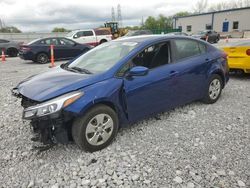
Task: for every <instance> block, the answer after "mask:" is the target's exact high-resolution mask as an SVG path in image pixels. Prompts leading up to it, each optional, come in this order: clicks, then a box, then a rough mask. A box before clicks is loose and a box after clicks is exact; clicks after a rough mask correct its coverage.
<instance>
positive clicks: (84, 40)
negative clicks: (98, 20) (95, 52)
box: [66, 28, 113, 46]
mask: <svg viewBox="0 0 250 188" xmlns="http://www.w3.org/2000/svg"><path fill="white" fill-rule="evenodd" d="M66 37H67V38H69V39H71V40H74V41H76V42H78V43H80V44H89V45H91V46H97V45H98V44H101V43H104V42H108V41H110V40H112V38H113V37H112V34H111V32H110V31H109V30H108V29H101V28H99V29H85V30H75V31H71V32H70V33H68V34H67V35H66Z"/></svg>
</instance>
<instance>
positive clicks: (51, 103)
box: [12, 35, 229, 151]
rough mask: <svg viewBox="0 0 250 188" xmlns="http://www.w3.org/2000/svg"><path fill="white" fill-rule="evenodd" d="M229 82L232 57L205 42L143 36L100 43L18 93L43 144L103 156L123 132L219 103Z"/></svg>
mask: <svg viewBox="0 0 250 188" xmlns="http://www.w3.org/2000/svg"><path fill="white" fill-rule="evenodd" d="M228 79H229V77H228V66H227V58H226V54H225V53H224V52H222V51H221V50H219V49H217V48H215V47H213V46H212V45H210V44H208V43H206V42H203V41H200V40H196V39H193V38H190V37H179V36H164V35H159V36H144V37H142V36H140V37H128V38H120V39H117V40H114V41H112V42H107V43H104V44H102V45H99V46H98V47H96V48H94V49H92V50H90V51H89V52H87V53H85V54H83V55H82V56H80V57H78V58H77V59H75V60H74V61H71V62H69V63H65V64H62V65H61V66H60V67H57V68H54V69H53V70H50V71H48V72H45V73H42V74H39V75H35V76H32V77H30V78H27V79H26V80H24V81H22V82H21V83H20V84H19V85H17V86H16V87H15V88H14V89H13V90H12V92H13V94H14V95H16V96H19V97H21V98H22V106H23V107H24V111H23V119H26V120H31V124H32V126H33V128H34V130H36V131H37V132H40V134H41V138H42V141H43V142H44V143H51V142H52V143H53V142H56V143H57V142H62V143H65V142H68V140H69V139H70V137H71V136H69V135H72V137H73V140H74V141H75V143H76V144H77V145H78V146H79V147H80V148H82V149H84V150H87V151H97V150H100V149H103V148H104V147H106V146H108V145H109V144H110V143H111V141H112V140H113V139H114V137H115V136H116V133H117V131H118V128H119V127H122V126H125V125H127V124H131V123H134V122H137V121H139V120H142V119H144V118H146V117H149V116H152V115H155V114H157V113H160V112H163V111H166V110H170V109H172V108H174V107H177V106H181V105H184V104H187V103H190V102H192V101H196V100H202V101H204V102H205V103H208V104H211V103H214V102H216V101H217V100H218V98H219V97H220V95H221V91H222V89H223V88H224V87H225V85H226V83H227V81H228ZM156 129H157V127H156ZM145 139H146V138H145Z"/></svg>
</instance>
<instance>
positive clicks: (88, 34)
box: [81, 30, 97, 45]
mask: <svg viewBox="0 0 250 188" xmlns="http://www.w3.org/2000/svg"><path fill="white" fill-rule="evenodd" d="M81 41H82V42H81V43H83V44H90V45H96V42H97V41H96V36H95V35H94V33H93V31H92V30H87V31H83V36H82V37H81Z"/></svg>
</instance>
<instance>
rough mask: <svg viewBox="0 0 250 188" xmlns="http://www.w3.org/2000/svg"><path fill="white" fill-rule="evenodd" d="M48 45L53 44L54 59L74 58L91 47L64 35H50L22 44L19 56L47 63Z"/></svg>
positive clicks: (48, 59) (48, 57)
mask: <svg viewBox="0 0 250 188" xmlns="http://www.w3.org/2000/svg"><path fill="white" fill-rule="evenodd" d="M50 45H53V46H54V58H55V60H59V59H70V58H74V57H77V56H79V55H80V54H82V53H85V52H87V51H88V50H89V49H91V48H92V47H91V46H89V45H84V44H79V43H77V42H74V41H72V40H70V39H67V38H64V37H51V38H43V39H37V40H34V41H32V42H30V43H28V44H27V45H22V46H21V48H20V52H19V56H20V58H21V59H24V60H32V61H34V62H38V63H41V64H44V63H48V62H49V61H50V54H51V52H50Z"/></svg>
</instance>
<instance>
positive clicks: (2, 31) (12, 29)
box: [0, 26, 22, 33]
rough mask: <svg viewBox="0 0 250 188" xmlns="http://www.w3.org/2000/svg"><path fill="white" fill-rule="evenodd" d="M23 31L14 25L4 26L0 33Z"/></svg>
mask: <svg viewBox="0 0 250 188" xmlns="http://www.w3.org/2000/svg"><path fill="white" fill-rule="evenodd" d="M21 32H22V31H21V30H19V29H18V28H16V27H14V26H10V27H3V28H2V29H0V33H21Z"/></svg>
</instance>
